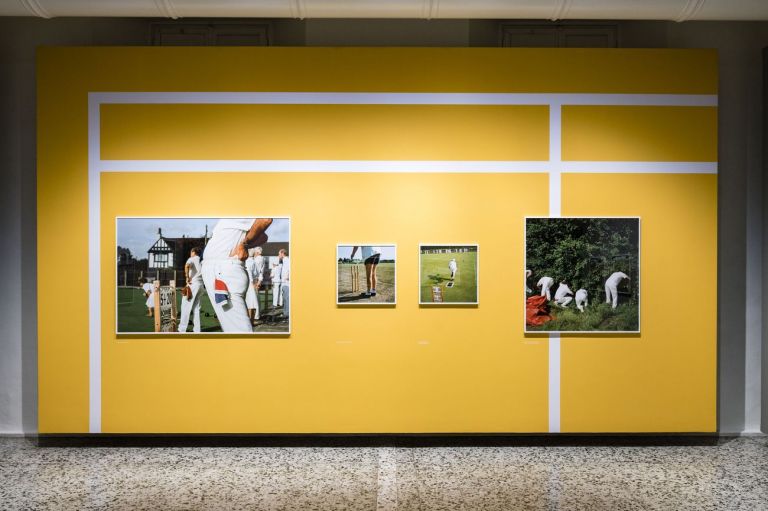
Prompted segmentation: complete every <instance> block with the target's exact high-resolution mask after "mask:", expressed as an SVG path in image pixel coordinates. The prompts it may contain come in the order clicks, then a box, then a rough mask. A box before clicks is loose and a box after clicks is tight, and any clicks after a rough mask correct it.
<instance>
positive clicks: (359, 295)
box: [336, 243, 397, 305]
mask: <svg viewBox="0 0 768 511" xmlns="http://www.w3.org/2000/svg"><path fill="white" fill-rule="evenodd" d="M396 302H397V246H396V245H395V244H394V243H370V244H352V243H348V244H339V245H336V304H337V305H394V304H395V303H396Z"/></svg>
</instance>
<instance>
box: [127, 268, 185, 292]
mask: <svg viewBox="0 0 768 511" xmlns="http://www.w3.org/2000/svg"><path fill="white" fill-rule="evenodd" d="M142 278H144V279H147V282H154V281H155V280H159V281H160V285H162V286H168V285H170V282H171V281H175V282H176V285H177V286H179V287H184V286H186V285H187V279H186V276H185V275H184V272H183V271H179V270H177V269H175V268H161V269H155V268H153V269H150V270H136V269H119V270H118V271H117V285H118V287H141V284H139V280H141V279H142Z"/></svg>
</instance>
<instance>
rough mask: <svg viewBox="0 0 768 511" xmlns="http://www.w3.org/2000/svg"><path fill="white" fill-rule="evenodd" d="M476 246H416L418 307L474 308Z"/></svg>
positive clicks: (476, 267) (476, 286)
mask: <svg viewBox="0 0 768 511" xmlns="http://www.w3.org/2000/svg"><path fill="white" fill-rule="evenodd" d="M479 254H480V251H479V246H478V245H476V244H472V245H468V244H466V245H450V244H428V245H427V244H420V245H419V304H420V305H477V304H478V301H479V299H478V297H479V292H478V282H479V279H478V274H479V264H480V260H479Z"/></svg>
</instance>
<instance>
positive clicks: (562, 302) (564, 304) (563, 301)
mask: <svg viewBox="0 0 768 511" xmlns="http://www.w3.org/2000/svg"><path fill="white" fill-rule="evenodd" d="M572 301H573V297H572V296H564V297H562V298H560V299H559V300H558V301H557V302H556V303H557V304H558V305H559V306H561V307H568V304H569V303H571V302H572Z"/></svg>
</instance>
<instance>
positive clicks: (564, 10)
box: [549, 0, 572, 21]
mask: <svg viewBox="0 0 768 511" xmlns="http://www.w3.org/2000/svg"><path fill="white" fill-rule="evenodd" d="M556 1H557V5H555V10H554V12H553V13H552V17H551V18H549V19H550V20H552V21H558V20H561V19H563V18H565V17H566V16H568V11H569V10H570V9H571V1H572V0H556Z"/></svg>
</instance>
